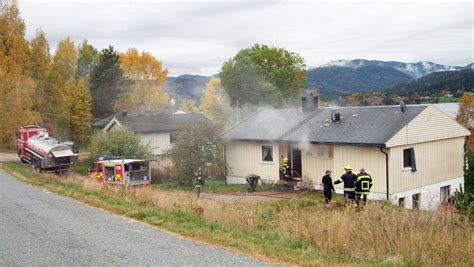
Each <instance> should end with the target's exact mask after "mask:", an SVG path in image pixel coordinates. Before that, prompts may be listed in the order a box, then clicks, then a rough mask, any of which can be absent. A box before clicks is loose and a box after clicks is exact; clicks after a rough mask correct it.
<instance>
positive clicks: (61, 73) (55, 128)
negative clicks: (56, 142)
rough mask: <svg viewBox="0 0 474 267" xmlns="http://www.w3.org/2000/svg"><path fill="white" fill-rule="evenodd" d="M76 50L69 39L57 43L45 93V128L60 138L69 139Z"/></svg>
mask: <svg viewBox="0 0 474 267" xmlns="http://www.w3.org/2000/svg"><path fill="white" fill-rule="evenodd" d="M76 68H77V50H76V47H75V46H74V43H73V42H72V41H71V39H70V38H66V39H64V40H62V41H60V42H59V43H58V46H57V49H56V52H55V53H54V56H53V61H52V66H51V73H50V79H49V87H48V91H47V93H46V102H47V108H48V110H47V116H46V118H47V120H46V121H47V127H48V128H50V129H51V130H52V132H53V133H54V134H56V135H57V136H59V137H60V138H66V137H70V134H71V132H70V122H69V115H70V114H69V112H70V106H71V102H70V101H71V98H70V96H69V94H70V90H69V87H67V86H66V85H68V86H70V83H75V77H76Z"/></svg>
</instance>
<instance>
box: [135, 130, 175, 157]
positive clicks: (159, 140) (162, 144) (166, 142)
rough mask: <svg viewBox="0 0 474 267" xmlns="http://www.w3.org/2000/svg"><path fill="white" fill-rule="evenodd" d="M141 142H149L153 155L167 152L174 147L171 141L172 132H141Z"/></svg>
mask: <svg viewBox="0 0 474 267" xmlns="http://www.w3.org/2000/svg"><path fill="white" fill-rule="evenodd" d="M140 142H141V143H142V144H143V145H147V144H148V145H149V146H150V149H151V152H152V153H153V155H162V154H165V153H166V151H167V150H169V149H171V148H172V147H173V144H171V143H170V133H147V134H140Z"/></svg>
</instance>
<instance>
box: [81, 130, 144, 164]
mask: <svg viewBox="0 0 474 267" xmlns="http://www.w3.org/2000/svg"><path fill="white" fill-rule="evenodd" d="M90 148H91V153H92V155H94V156H96V157H98V156H104V157H112V156H117V157H121V158H135V159H148V158H151V151H150V149H149V147H148V145H143V144H141V143H140V136H139V135H138V134H136V133H134V132H132V131H131V130H128V129H125V128H122V129H117V130H113V131H110V132H107V133H104V132H97V133H95V134H94V135H93V136H92V138H91V146H90Z"/></svg>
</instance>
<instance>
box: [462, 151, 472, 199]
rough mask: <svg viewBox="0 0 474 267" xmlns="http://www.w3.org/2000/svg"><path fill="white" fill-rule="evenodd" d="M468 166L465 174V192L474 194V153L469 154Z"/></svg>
mask: <svg viewBox="0 0 474 267" xmlns="http://www.w3.org/2000/svg"><path fill="white" fill-rule="evenodd" d="M467 165H468V166H467V169H466V170H465V172H464V184H465V191H466V193H470V194H474V151H470V152H468V153H467Z"/></svg>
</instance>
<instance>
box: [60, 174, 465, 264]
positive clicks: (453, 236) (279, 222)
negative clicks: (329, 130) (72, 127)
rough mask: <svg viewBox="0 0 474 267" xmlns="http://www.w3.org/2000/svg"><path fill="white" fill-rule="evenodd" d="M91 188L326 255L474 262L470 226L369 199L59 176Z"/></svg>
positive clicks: (392, 260)
mask: <svg viewBox="0 0 474 267" xmlns="http://www.w3.org/2000/svg"><path fill="white" fill-rule="evenodd" d="M62 179H63V180H64V181H67V182H70V183H80V184H82V186H83V187H84V188H85V189H87V190H91V191H95V192H102V193H105V194H108V195H112V196H115V197H121V198H126V199H129V200H131V201H135V202H137V203H140V204H141V205H145V206H149V207H158V208H161V209H164V210H168V211H176V210H178V211H184V212H189V213H193V214H195V215H197V216H200V217H201V218H203V219H204V220H205V221H208V222H217V223H225V224H232V225H239V226H242V227H243V228H245V229H247V230H251V231H262V232H267V233H274V234H278V235H281V236H283V237H287V238H293V239H299V240H303V241H306V242H308V243H309V244H311V245H312V246H314V247H316V248H318V249H320V250H321V251H323V252H324V253H325V254H327V255H330V256H335V257H344V258H350V259H354V260H356V261H359V260H360V261H380V260H381V259H383V261H385V262H388V263H393V264H396V265H398V264H422V265H431V266H439V265H444V266H446V265H461V266H474V258H473V255H474V231H473V230H474V226H473V223H472V222H470V221H469V220H468V219H467V218H466V217H463V216H461V215H458V214H452V213H432V212H422V211H410V210H405V209H400V208H398V207H393V206H390V205H386V204H384V203H381V202H370V203H369V204H368V205H367V206H366V207H365V208H364V209H363V210H362V211H361V212H355V211H354V210H353V209H345V208H336V209H327V208H325V207H324V206H323V205H321V204H316V205H315V204H314V202H307V201H306V202H305V201H300V200H289V201H288V200H286V201H279V202H272V203H248V202H239V201H237V202H234V203H222V202H216V201H214V200H209V199H196V197H195V194H194V193H192V192H183V191H176V192H173V191H158V190H155V189H152V188H150V187H147V188H125V187H117V186H106V185H103V184H102V183H97V182H95V181H93V180H89V179H86V180H79V179H77V178H62Z"/></svg>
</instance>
